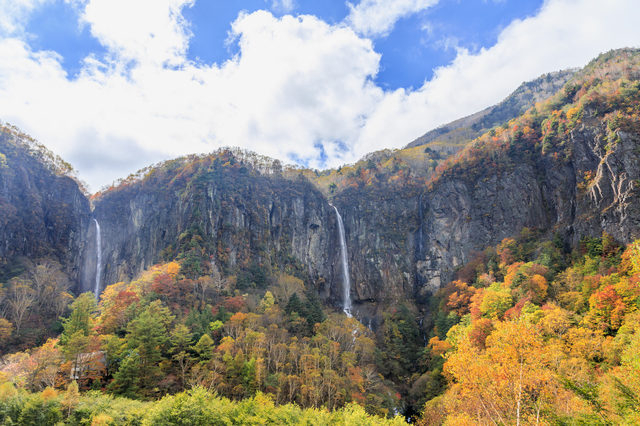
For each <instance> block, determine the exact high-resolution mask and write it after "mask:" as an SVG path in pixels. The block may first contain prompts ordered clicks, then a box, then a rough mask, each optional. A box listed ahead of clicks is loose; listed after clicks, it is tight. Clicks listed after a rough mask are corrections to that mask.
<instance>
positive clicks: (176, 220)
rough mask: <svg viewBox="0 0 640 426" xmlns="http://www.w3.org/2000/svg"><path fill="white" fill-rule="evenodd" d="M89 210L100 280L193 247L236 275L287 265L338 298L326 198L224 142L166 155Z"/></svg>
mask: <svg viewBox="0 0 640 426" xmlns="http://www.w3.org/2000/svg"><path fill="white" fill-rule="evenodd" d="M173 168H175V169H173ZM94 213H95V216H96V218H97V220H98V221H99V223H100V225H101V228H102V252H103V265H104V269H103V271H102V280H103V282H105V283H113V282H116V281H119V280H124V279H128V278H131V277H132V276H135V275H136V274H137V273H139V272H140V271H141V270H143V269H144V268H145V267H148V266H150V265H152V264H154V263H157V262H158V261H160V260H162V259H163V258H166V259H171V258H173V257H174V256H176V255H180V254H181V253H182V254H184V253H191V252H192V249H193V248H194V247H195V252H196V254H197V255H198V257H199V258H204V266H203V267H204V268H205V269H206V268H217V269H219V270H221V271H223V272H225V273H226V274H229V275H237V276H238V278H240V275H239V274H241V273H242V271H243V270H251V269H252V268H256V267H257V268H261V269H263V270H266V271H268V272H271V273H272V272H274V271H275V270H276V269H278V270H280V271H287V272H289V273H295V274H296V275H299V276H302V277H304V278H306V279H307V280H308V281H310V282H312V283H314V284H315V286H316V288H317V290H318V291H319V292H320V294H322V295H323V296H324V297H325V298H327V299H331V300H334V301H335V302H336V303H337V302H338V300H339V296H338V294H339V292H340V290H339V287H340V285H341V282H340V278H339V277H340V269H339V267H340V265H339V263H338V254H339V253H338V251H339V249H338V247H339V242H338V241H337V238H338V236H337V230H336V229H337V228H336V217H335V213H334V212H333V209H331V207H330V206H329V204H328V203H327V200H326V199H325V198H324V197H323V195H322V194H321V193H320V192H319V191H318V190H316V189H315V188H314V187H313V186H312V185H311V184H310V183H309V182H308V181H306V180H304V179H295V180H288V179H284V178H282V176H281V175H280V173H278V172H273V173H261V172H260V171H259V170H258V169H257V168H256V167H253V166H252V165H251V164H249V163H248V162H246V161H243V160H242V159H240V158H237V157H236V156H234V154H232V153H231V152H228V151H223V152H220V153H219V154H217V155H211V156H206V157H199V158H197V159H195V158H191V159H186V160H177V161H175V162H173V164H172V162H170V163H167V164H165V165H164V166H163V168H162V170H155V171H153V172H152V173H151V174H150V175H148V176H147V177H145V178H143V179H142V180H141V181H139V182H136V183H134V184H132V185H129V186H125V187H120V188H118V189H116V190H113V191H111V192H108V193H105V194H103V195H102V196H100V197H98V198H97V199H96V201H95V212H94ZM91 279H92V278H91V276H89V277H87V281H88V282H89V283H90V282H91ZM258 284H260V283H258ZM85 286H86V284H85Z"/></svg>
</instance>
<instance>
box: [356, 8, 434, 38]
mask: <svg viewBox="0 0 640 426" xmlns="http://www.w3.org/2000/svg"><path fill="white" fill-rule="evenodd" d="M438 1H439V0H361V1H360V3H358V4H357V5H353V4H352V3H347V5H348V6H349V9H350V12H349V16H347V19H346V21H347V23H348V24H349V25H350V26H351V27H352V28H353V29H354V30H356V31H357V32H358V33H360V34H363V35H365V36H381V35H385V34H387V33H388V32H389V31H391V29H392V28H393V25H394V24H395V23H396V21H397V20H398V19H400V18H404V17H405V16H409V15H411V14H413V13H416V12H420V11H421V10H424V9H428V8H429V7H431V6H434V5H435V4H437V3H438Z"/></svg>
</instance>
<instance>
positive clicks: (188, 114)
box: [0, 0, 640, 189]
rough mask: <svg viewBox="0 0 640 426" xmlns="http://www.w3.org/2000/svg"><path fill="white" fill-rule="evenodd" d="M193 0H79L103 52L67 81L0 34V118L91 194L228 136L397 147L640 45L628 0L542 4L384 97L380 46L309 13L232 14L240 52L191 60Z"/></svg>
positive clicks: (352, 154) (336, 148)
mask: <svg viewBox="0 0 640 426" xmlns="http://www.w3.org/2000/svg"><path fill="white" fill-rule="evenodd" d="M0 1H1V0H0ZM25 1H26V0H25ZM34 1H36V0H34ZM142 3H143V2H140V4H142ZM1 4H2V3H0V5H1ZM190 4H191V1H188V0H153V1H151V0H147V2H146V8H141V9H136V8H133V9H131V2H125V1H124V0H108V1H107V0H90V1H88V2H86V3H77V7H79V8H80V9H79V10H80V15H81V16H82V20H83V22H85V23H86V24H87V25H89V26H90V30H91V32H92V33H93V34H95V35H96V37H98V39H99V40H100V41H101V42H102V43H103V44H104V45H105V46H106V47H107V48H108V50H109V54H108V55H107V56H106V58H96V57H88V58H87V59H86V60H85V65H84V68H83V70H82V72H81V73H80V74H79V75H78V76H76V77H75V78H73V79H71V78H69V76H67V75H66V73H65V71H64V69H63V68H62V66H61V61H62V58H60V57H59V55H57V54H55V53H53V52H42V51H34V50H33V49H32V48H31V47H30V46H29V44H28V42H27V41H25V40H28V38H25V37H21V36H19V35H14V36H5V37H0V57H2V58H4V60H3V61H0V118H1V119H2V120H4V121H8V122H11V123H13V124H16V125H18V126H19V127H21V128H23V129H24V130H25V131H27V132H28V133H30V134H32V135H33V136H35V137H36V138H38V139H39V140H40V141H42V142H43V143H45V144H46V145H47V146H49V147H50V148H51V149H53V150H54V151H55V152H56V153H59V154H60V155H62V156H63V157H64V158H65V159H67V160H69V161H71V162H72V164H74V165H75V166H76V167H77V168H78V169H79V171H80V176H81V177H82V178H84V179H86V180H87V181H88V182H89V183H90V184H91V186H92V187H93V188H94V189H97V188H98V187H99V186H100V185H102V184H105V183H108V182H110V181H111V180H113V179H115V178H117V177H122V176H126V175H127V174H128V173H129V172H132V171H135V170H136V169H138V168H140V167H143V166H145V165H148V164H149V163H151V162H155V161H158V160H161V159H165V158H171V157H174V156H177V155H182V154H188V153H194V152H210V151H212V150H213V149H215V148H217V147H220V146H226V145H231V146H241V147H244V148H248V149H252V150H255V151H257V152H259V153H262V154H266V155H270V156H273V157H276V158H279V159H281V160H285V161H288V162H290V161H292V160H296V161H299V162H302V163H305V164H309V165H311V166H324V165H329V166H336V165H338V164H340V163H344V162H350V161H354V160H356V159H357V158H359V157H360V156H362V155H364V154H366V153H368V152H370V151H372V150H375V149H380V148H389V147H400V146H403V145H405V144H406V143H408V142H409V141H411V140H412V139H413V138H415V137H417V136H419V135H420V134H422V133H424V132H425V131H427V130H429V129H430V128H433V127H434V126H436V125H439V124H442V123H444V122H447V121H450V120H452V119H455V118H458V117H460V116H462V115H465V114H469V113H472V112H475V111H477V110H478V109H480V108H483V107H486V106H487V105H490V104H492V103H495V102H497V101H499V100H500V99H501V98H503V97H504V96H506V95H507V94H508V93H509V92H510V91H512V90H513V89H514V88H515V87H516V86H517V85H518V84H520V82H522V81H524V80H528V79H531V78H534V77H536V76H537V75H539V74H541V73H544V72H549V71H554V70H556V69H560V68H567V67H574V66H581V65H583V64H585V63H586V62H587V61H588V60H589V59H591V58H592V57H594V56H595V55H597V54H598V53H600V52H602V51H605V50H608V49H611V48H616V47H623V46H629V45H632V46H633V45H638V44H639V43H640V27H639V26H638V25H637V22H638V18H640V16H638V14H639V12H638V9H637V7H636V5H635V0H611V1H609V2H606V4H605V3H604V2H601V1H599V0H580V1H579V0H549V1H547V2H546V3H545V5H544V6H543V8H542V9H541V11H540V12H539V13H538V15H536V16H534V17H531V18H528V19H525V20H522V21H515V22H513V23H512V24H511V25H510V26H508V27H507V28H506V29H505V30H504V31H503V32H502V33H501V35H500V37H499V39H498V42H497V43H496V44H495V45H494V46H492V47H490V48H488V49H483V50H480V51H479V52H477V53H474V54H472V53H470V52H468V51H465V50H460V51H459V52H458V55H457V58H456V59H455V60H454V61H453V62H452V63H451V64H450V65H448V66H446V67H442V68H440V69H438V70H437V71H436V73H435V76H434V78H433V79H432V80H430V81H427V82H425V84H424V85H423V86H422V87H420V88H419V89H417V90H403V89H400V90H396V91H391V92H389V91H384V90H383V89H381V88H380V87H378V86H376V85H375V83H374V82H373V78H374V77H375V75H376V73H377V72H378V67H379V63H380V55H379V54H378V53H377V52H375V50H374V48H373V44H372V42H371V40H369V39H367V38H364V37H363V36H362V35H359V34H358V33H357V32H355V31H354V30H353V29H352V28H351V27H349V26H347V25H344V24H338V25H329V24H327V23H325V22H323V21H321V20H320V19H318V18H316V17H313V16H299V17H292V16H283V17H282V18H276V17H274V16H273V15H272V14H270V13H268V12H265V11H257V12H254V13H251V14H246V13H245V14H241V15H240V16H239V17H238V18H237V19H236V20H235V22H234V23H233V24H232V29H231V32H230V37H231V38H232V39H233V40H235V42H237V44H238V47H239V53H238V55H237V56H236V57H234V58H231V59H230V60H228V61H227V62H225V63H222V64H212V65H203V64H195V63H192V62H190V61H188V60H187V59H186V57H185V50H186V47H187V46H188V42H189V37H190V34H189V31H188V26H187V24H186V23H185V22H184V21H183V18H182V16H181V14H180V11H181V10H182V8H184V7H188V6H189V5H190ZM372 4H373V3H372ZM360 5H362V3H361V4H360ZM360 5H358V6H360ZM358 6H356V7H358ZM147 9H148V10H147ZM124 11H126V13H127V14H129V15H127V16H125V17H122V18H119V16H120V12H123V13H124ZM21 13H22V12H21ZM143 15H144V16H149V19H146V18H145V19H142V18H141V16H143ZM13 22H20V21H19V20H16V21H13ZM14 25H18V24H14ZM558 40H561V41H562V42H558Z"/></svg>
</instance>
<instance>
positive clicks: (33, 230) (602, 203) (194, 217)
mask: <svg viewBox="0 0 640 426" xmlns="http://www.w3.org/2000/svg"><path fill="white" fill-rule="evenodd" d="M594 70H596V71H594ZM594 75H597V78H595V77H594ZM565 77H567V76H566V75H563V76H562V78H565ZM554 81H555V80H554ZM639 81H640V54H639V53H638V52H637V51H630V50H625V51H621V52H617V53H614V54H609V55H604V56H603V57H601V58H599V59H598V60H596V61H594V62H593V63H592V64H590V65H589V66H588V67H587V68H586V69H585V70H583V71H580V72H578V73H576V74H575V75H574V77H573V79H572V80H571V81H570V82H569V83H568V84H567V85H566V86H565V88H564V89H562V90H561V91H559V92H558V93H557V94H556V95H555V96H554V97H553V98H552V99H550V100H549V101H547V102H546V103H543V104H540V105H539V106H540V110H539V111H538V110H530V111H529V112H527V113H526V114H524V115H522V116H521V117H519V118H516V119H514V120H512V121H510V122H509V123H505V124H504V125H502V126H500V127H496V128H494V129H492V130H491V131H490V132H487V133H485V134H484V135H482V136H480V137H479V138H478V139H476V140H475V141H474V142H472V143H471V144H469V145H468V146H467V147H466V148H464V149H463V150H462V151H460V152H459V153H458V154H456V155H455V156H452V157H450V158H448V159H442V158H441V157H438V158H437V161H436V159H433V161H432V160H431V159H427V160H428V162H427V160H425V158H426V157H425V158H423V157H419V158H418V159H417V160H416V155H417V151H416V150H418V151H420V152H421V153H422V148H419V147H418V148H416V147H414V148H408V149H405V150H401V151H397V152H393V153H384V155H382V154H380V155H378V156H371V157H370V158H368V159H367V160H366V161H363V162H361V164H360V163H358V165H355V166H353V167H351V168H346V167H345V168H344V170H342V171H340V170H338V171H333V172H331V173H332V174H327V173H324V174H323V173H318V172H313V171H309V170H299V171H295V170H294V171H291V170H285V171H283V170H282V167H281V166H280V164H279V163H278V162H277V161H273V160H269V159H266V158H263V157H259V156H256V155H253V154H247V153H243V152H240V151H230V150H222V151H219V152H217V153H215V154H212V155H208V156H192V157H185V158H181V159H177V160H173V161H169V162H166V163H163V164H161V165H158V166H154V167H152V168H149V169H147V170H145V171H143V172H141V174H140V175H139V176H137V177H135V178H131V179H128V180H125V181H122V182H121V183H120V184H119V185H118V186H117V187H114V188H111V189H110V190H107V191H105V192H103V193H101V194H97V195H96V196H95V197H94V199H93V204H94V207H95V210H94V212H93V216H92V215H91V212H90V209H89V202H88V201H87V199H86V198H85V196H84V195H83V194H82V192H81V191H80V190H79V189H78V186H77V185H76V183H75V182H74V181H73V180H72V179H70V178H69V177H66V176H64V173H61V172H60V169H61V167H62V166H64V164H62V163H61V162H60V160H59V159H56V158H55V157H53V156H51V154H50V153H47V152H46V151H42V150H35V148H33V146H34V145H33V144H32V145H29V144H27V143H26V142H25V143H18V142H16V141H17V140H18V139H20V138H19V137H17V136H16V134H15V132H14V133H11V132H10V131H5V132H3V133H1V134H0V151H1V152H2V153H3V156H2V157H0V160H2V161H0V185H1V186H0V191H1V193H0V209H2V215H0V225H2V226H0V241H2V245H1V246H0V258H1V259H2V261H3V263H4V264H5V265H7V264H9V263H10V261H11V259H13V258H16V257H18V256H27V257H32V258H37V257H44V256H55V257H57V258H58V259H59V260H60V261H61V263H62V264H63V265H65V267H66V268H67V270H68V271H69V272H70V274H71V275H72V277H73V278H77V279H78V281H79V285H78V290H83V291H93V290H94V286H95V280H96V270H97V262H96V259H97V253H98V247H97V246H96V225H95V223H94V222H93V220H92V219H93V218H95V219H96V220H97V221H98V223H99V224H100V227H101V244H100V249H101V255H102V267H101V268H100V270H99V274H98V275H99V280H100V283H101V287H102V288H104V286H105V285H108V284H111V283H114V282H117V281H121V280H127V279H131V278H133V277H134V276H136V275H137V274H138V273H140V272H141V271H142V270H143V269H145V268H147V267H149V266H151V265H153V264H154V263H157V262H160V261H167V260H173V259H175V258H178V259H179V260H181V261H182V262H183V265H187V267H188V268H187V269H186V270H187V271H192V272H193V273H194V276H196V275H197V274H203V273H210V272H212V271H214V270H216V269H217V270H220V271H221V272H222V273H223V275H225V276H235V277H236V280H237V286H238V287H239V288H241V289H242V288H249V287H255V286H257V287H260V286H266V285H267V283H266V282H265V277H268V276H273V275H276V274H277V273H278V272H286V273H288V274H292V275H296V276H298V277H300V278H303V279H304V280H305V282H306V283H307V284H308V285H310V286H312V287H313V288H315V290H316V291H317V292H318V294H319V295H320V296H321V297H322V298H323V299H324V300H325V301H327V302H328V303H330V304H333V305H334V306H336V307H339V306H340V305H341V303H342V285H343V283H342V276H341V267H342V266H341V264H340V241H339V239H338V238H339V233H338V229H337V220H336V215H335V212H334V211H333V209H332V208H331V206H330V204H329V202H331V203H333V204H334V205H335V206H336V207H337V208H338V210H339V211H340V214H341V216H342V218H343V221H344V227H345V237H346V245H347V249H348V260H349V266H350V277H351V281H352V287H351V298H352V300H353V305H354V306H353V310H354V312H355V314H356V316H358V317H359V318H362V319H365V320H366V321H372V324H373V325H375V321H376V319H377V318H379V311H380V309H384V308H386V307H388V306H390V305H394V304H397V303H400V302H406V301H408V302H410V303H414V302H415V303H416V304H418V305H420V304H422V303H423V302H425V301H426V297H427V296H428V295H429V294H430V293H433V292H434V291H436V290H437V289H438V288H439V287H440V286H442V285H444V284H446V283H447V282H448V281H449V280H451V279H452V278H453V276H454V273H455V271H456V269H457V268H458V267H460V266H462V265H463V264H464V263H466V262H467V261H468V260H469V259H470V257H471V256H472V255H473V253H474V252H476V251H480V250H482V249H484V248H485V247H487V246H491V245H495V244H497V243H499V242H500V241H501V240H502V239H503V238H506V237H510V236H513V235H515V234H518V233H519V232H520V231H521V230H522V228H524V227H529V228H535V229H537V230H539V231H540V232H542V233H543V234H546V235H548V236H551V235H552V234H556V235H558V236H559V237H561V238H563V239H564V241H565V243H566V245H567V246H572V247H575V246H576V245H577V244H578V242H579V240H580V239H581V238H582V237H584V236H599V235H601V234H602V232H603V231H604V232H607V233H608V234H610V235H612V236H613V237H614V238H615V239H617V240H618V241H619V242H622V243H629V242H631V241H633V240H634V239H637V238H640V227H639V225H640V203H639V202H638V193H637V192H638V186H639V182H640V153H639V152H638V146H640V125H638V122H639V120H638V117H640V111H639V110H638V109H639V107H638V105H640V83H639ZM550 84H551V83H550ZM554 84H555V83H554ZM545 87H546V86H545ZM554 87H555V86H554ZM29 146H31V148H29ZM30 150H31V151H30ZM425 152H426V151H425ZM430 155H431V154H430V153H427V156H430ZM414 160H415V161H414ZM427 163H428V164H429V166H428V167H429V168H428V169H425V167H426V164H427ZM431 163H434V164H435V165H437V168H436V167H435V165H434V164H431ZM62 168H64V167H62ZM418 169H420V170H418ZM327 176H328V177H329V178H331V179H336V180H335V181H333V182H338V184H339V185H336V184H335V183H331V184H329V183H328V182H331V181H328V180H327ZM323 179H324V180H323ZM322 185H329V187H328V188H329V189H327V190H324V192H323V191H320V190H319V189H318V188H320V187H322ZM80 271H81V272H80Z"/></svg>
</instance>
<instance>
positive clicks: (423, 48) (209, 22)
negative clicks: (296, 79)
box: [26, 0, 542, 89]
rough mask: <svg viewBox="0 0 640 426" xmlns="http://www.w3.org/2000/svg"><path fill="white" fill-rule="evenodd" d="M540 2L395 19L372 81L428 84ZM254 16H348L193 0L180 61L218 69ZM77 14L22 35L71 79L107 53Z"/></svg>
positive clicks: (344, 10) (60, 6) (53, 7)
mask: <svg viewBox="0 0 640 426" xmlns="http://www.w3.org/2000/svg"><path fill="white" fill-rule="evenodd" d="M541 6H542V0H502V1H492V0H464V1H462V0H444V1H441V2H439V3H438V4H436V5H435V6H433V7H432V8H428V9H425V10H422V11H418V12H417V13H413V14H410V15H408V16H404V17H402V18H401V19H399V20H398V21H397V22H396V23H395V25H394V26H393V29H392V30H391V31H390V32H389V33H388V34H386V33H385V34H381V35H376V36H374V37H372V39H373V42H374V46H375V50H376V51H377V52H379V53H380V54H381V55H382V57H381V61H380V70H379V72H378V74H377V75H376V76H375V81H376V83H378V84H379V85H380V86H382V87H384V88H386V89H397V88H403V87H419V86H421V85H422V84H423V83H424V81H425V80H429V79H430V78H432V77H433V70H434V69H435V68H437V67H439V66H443V65H446V64H448V63H450V62H451V61H452V60H453V59H454V58H455V56H456V48H458V47H462V48H466V49H469V50H471V51H478V50H479V49H481V48H483V47H485V48H486V47H490V46H492V45H493V44H495V42H496V40H497V37H498V35H499V34H500V31H501V30H502V29H504V28H505V27H506V26H507V25H509V24H510V23H511V22H512V21H513V20H514V19H523V18H526V17H528V16H532V15H534V14H535V13H536V12H537V11H538V9H539V8H540V7H541ZM260 9H266V10H269V11H270V12H271V13H273V14H274V15H275V16H278V17H281V16H283V15H285V14H287V13H291V14H294V15H303V14H304V15H314V16H317V17H318V18H320V19H322V20H324V21H325V22H328V23H332V24H339V23H341V22H343V21H344V20H345V18H347V16H348V15H349V7H348V5H347V3H346V2H345V1H340V0H323V1H319V0H314V1H309V0H306V1H304V0H298V1H297V2H295V3H293V6H292V7H291V8H283V7H282V6H281V4H280V5H279V4H278V3H276V4H274V3H273V2H268V1H266V0H234V1H228V0H196V1H195V2H194V3H193V4H192V5H191V6H187V7H185V8H184V9H183V12H182V14H183V16H184V18H185V19H186V20H187V22H188V23H189V30H190V32H191V33H192V36H191V38H190V40H189V47H188V50H187V52H186V53H187V54H186V56H187V58H188V59H190V60H193V61H197V62H202V63H206V64H211V63H218V64H219V63H222V62H224V61H226V60H228V59H230V58H231V57H233V55H236V54H238V53H239V49H238V46H237V44H235V43H229V42H228V40H227V39H228V33H229V31H230V29H231V23H232V22H233V21H235V19H236V18H237V17H238V15H239V14H240V13H251V12H255V11H257V10H260ZM78 15H79V10H78V9H77V8H75V7H74V6H73V4H71V3H68V2H65V1H64V0H56V1H53V2H50V3H46V4H44V5H43V6H42V7H41V8H39V9H36V10H35V11H34V13H33V14H32V15H31V16H30V18H29V20H28V22H27V25H26V32H28V33H29V35H30V40H31V44H32V46H33V47H35V48H37V49H39V50H42V49H44V50H52V51H55V52H57V53H59V54H60V55H61V56H62V58H63V62H62V65H63V68H64V69H65V70H66V71H67V72H68V73H69V75H70V76H74V75H76V74H77V73H78V72H79V71H80V70H81V69H82V61H83V59H84V58H85V57H87V56H88V55H90V54H95V55H98V56H102V55H104V54H106V53H107V51H106V50H105V49H104V47H103V46H102V45H101V44H100V42H99V41H98V40H97V39H96V38H95V37H93V36H92V35H91V32H90V30H89V27H88V26H87V25H79V24H78V20H79V16H78Z"/></svg>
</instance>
